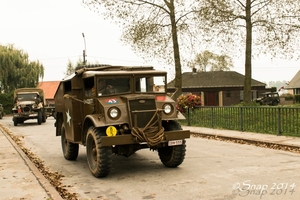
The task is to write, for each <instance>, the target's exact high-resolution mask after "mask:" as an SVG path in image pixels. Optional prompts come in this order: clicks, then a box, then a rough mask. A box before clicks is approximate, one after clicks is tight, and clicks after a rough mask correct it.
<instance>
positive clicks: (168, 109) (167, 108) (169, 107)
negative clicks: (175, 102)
mask: <svg viewBox="0 0 300 200" xmlns="http://www.w3.org/2000/svg"><path fill="white" fill-rule="evenodd" d="M163 109H164V113H166V114H170V113H171V112H172V105H171V104H165V105H164V106H163Z"/></svg>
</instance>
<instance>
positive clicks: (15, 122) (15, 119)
mask: <svg viewBox="0 0 300 200" xmlns="http://www.w3.org/2000/svg"><path fill="white" fill-rule="evenodd" d="M13 121H14V126H17V125H18V119H17V118H14V119H13Z"/></svg>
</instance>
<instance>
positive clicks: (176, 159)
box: [158, 121, 186, 167]
mask: <svg viewBox="0 0 300 200" xmlns="http://www.w3.org/2000/svg"><path fill="white" fill-rule="evenodd" d="M163 126H164V128H165V131H175V130H182V128H181V126H180V125H179V124H178V123H177V122H175V121H169V122H165V123H164V124H163ZM185 148H186V144H185V140H182V144H181V145H177V146H166V147H163V148H159V149H158V155H159V158H160V160H161V162H162V163H163V164H164V165H165V166H166V167H177V166H179V165H180V164H181V163H182V162H183V160H184V158H185V151H186V149H185Z"/></svg>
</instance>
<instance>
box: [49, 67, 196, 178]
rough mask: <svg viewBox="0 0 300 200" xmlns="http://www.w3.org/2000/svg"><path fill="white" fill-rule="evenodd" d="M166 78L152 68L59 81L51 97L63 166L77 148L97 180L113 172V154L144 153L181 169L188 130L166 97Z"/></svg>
mask: <svg viewBox="0 0 300 200" xmlns="http://www.w3.org/2000/svg"><path fill="white" fill-rule="evenodd" d="M166 81H167V72H165V71H158V70H155V69H154V68H153V67H138V66H137V67H128V66H127V67H125V66H110V65H100V66H92V67H85V68H82V69H79V70H77V71H76V72H75V74H73V75H71V76H70V77H68V78H66V79H65V80H63V81H61V82H60V84H59V86H58V89H57V91H56V94H55V97H54V98H55V111H56V122H55V127H56V136H61V145H62V152H63V155H64V157H65V159H67V160H76V159H77V156H78V151H79V144H81V145H84V146H86V155H87V163H88V166H89V169H90V171H91V173H92V174H93V175H94V176H95V177H105V176H107V175H108V174H109V172H110V171H111V168H112V154H116V155H122V156H125V157H129V156H130V155H132V154H134V153H135V152H136V151H138V150H140V149H144V148H148V149H150V150H154V151H157V152H158V157H159V158H160V160H161V162H162V163H163V164H164V165H165V166H166V167H177V166H179V165H180V164H181V163H182V162H183V160H184V158H185V152H186V141H185V139H186V138H189V137H190V131H189V130H182V128H181V126H180V125H179V123H178V122H177V121H178V120H180V119H185V118H184V116H183V115H182V114H181V113H180V112H179V111H177V110H176V107H175V105H176V102H175V101H174V100H173V99H172V98H170V97H169V96H168V95H167V93H166V92H167V84H166Z"/></svg>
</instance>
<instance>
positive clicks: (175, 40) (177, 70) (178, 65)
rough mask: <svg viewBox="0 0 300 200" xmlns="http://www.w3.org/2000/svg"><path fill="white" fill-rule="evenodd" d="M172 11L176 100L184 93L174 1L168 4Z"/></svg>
mask: <svg viewBox="0 0 300 200" xmlns="http://www.w3.org/2000/svg"><path fill="white" fill-rule="evenodd" d="M168 7H169V9H170V20H171V26H172V39H173V49H174V62H175V89H177V92H176V94H174V96H173V98H174V100H177V98H178V97H179V96H180V95H181V93H182V72H181V62H180V53H179V45H178V35H177V24H176V19H175V7H174V1H170V3H169V4H168Z"/></svg>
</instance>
